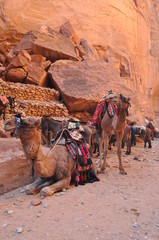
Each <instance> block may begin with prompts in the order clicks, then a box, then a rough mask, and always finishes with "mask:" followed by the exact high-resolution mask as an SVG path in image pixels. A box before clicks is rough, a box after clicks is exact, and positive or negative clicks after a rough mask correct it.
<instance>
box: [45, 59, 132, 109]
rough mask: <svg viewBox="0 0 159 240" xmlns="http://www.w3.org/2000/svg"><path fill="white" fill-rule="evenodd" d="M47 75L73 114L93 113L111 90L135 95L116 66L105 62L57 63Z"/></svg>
mask: <svg viewBox="0 0 159 240" xmlns="http://www.w3.org/2000/svg"><path fill="white" fill-rule="evenodd" d="M48 75H49V77H50V79H51V82H52V84H53V86H54V87H55V88H57V89H58V90H59V92H60V93H61V96H62V98H63V100H64V103H65V105H66V106H67V108H68V109H69V111H70V112H80V111H87V112H89V113H93V112H94V110H95V108H96V105H97V103H98V101H99V100H100V99H101V98H102V97H103V96H104V95H106V93H107V92H108V91H109V90H113V91H114V92H115V93H123V94H125V95H126V96H130V95H131V94H132V90H131V89H130V88H129V87H128V86H127V84H126V83H124V81H123V80H122V78H120V76H119V71H118V70H117V69H116V68H115V67H114V65H113V64H111V63H108V62H104V61H82V62H72V61H57V62H55V63H53V64H52V65H51V67H50V68H49V70H48Z"/></svg>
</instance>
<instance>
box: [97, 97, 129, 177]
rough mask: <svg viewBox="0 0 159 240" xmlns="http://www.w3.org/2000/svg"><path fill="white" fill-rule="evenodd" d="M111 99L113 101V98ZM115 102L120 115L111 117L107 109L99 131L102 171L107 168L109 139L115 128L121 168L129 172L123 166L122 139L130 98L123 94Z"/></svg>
mask: <svg viewBox="0 0 159 240" xmlns="http://www.w3.org/2000/svg"><path fill="white" fill-rule="evenodd" d="M110 101H113V99H111V100H110ZM115 104H116V105H117V107H118V115H116V114H115V115H114V116H113V117H111V118H110V117H109V115H108V112H107V111H106V112H105V114H104V116H103V118H102V120H101V124H100V128H99V129H98V132H99V140H100V141H99V146H100V147H99V149H100V166H101V171H105V169H106V157H107V153H108V140H109V136H110V134H111V131H112V130H114V131H115V132H116V134H117V155H118V159H119V170H120V173H121V174H127V173H126V172H125V170H124V168H123V164H122V159H121V141H122V138H123V134H124V129H125V127H126V124H127V120H126V116H127V115H128V108H129V106H130V98H126V97H124V96H123V95H122V94H120V95H119V96H117V97H116V98H115ZM102 138H103V141H104V160H103V164H102V149H101V142H102Z"/></svg>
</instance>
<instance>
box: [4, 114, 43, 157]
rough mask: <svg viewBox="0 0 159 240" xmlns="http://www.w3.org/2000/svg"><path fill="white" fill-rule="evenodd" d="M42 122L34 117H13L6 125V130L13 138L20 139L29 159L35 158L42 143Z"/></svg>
mask: <svg viewBox="0 0 159 240" xmlns="http://www.w3.org/2000/svg"><path fill="white" fill-rule="evenodd" d="M40 126H41V121H40V120H39V119H37V118H33V117H26V118H21V117H19V116H18V117H17V116H15V117H13V118H11V119H9V120H7V121H6V122H5V124H4V130H5V131H7V132H10V133H11V136H12V137H16V138H20V140H21V142H22V145H23V149H24V152H25V153H26V155H27V157H28V158H34V157H35V155H36V153H37V152H38V150H39V147H40V142H41V129H40Z"/></svg>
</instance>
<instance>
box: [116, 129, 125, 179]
mask: <svg viewBox="0 0 159 240" xmlns="http://www.w3.org/2000/svg"><path fill="white" fill-rule="evenodd" d="M122 137H123V132H120V133H117V155H118V159H119V170H120V173H121V174H125V175H126V174H127V173H126V172H125V170H124V167H123V164H122V160H121V141H122Z"/></svg>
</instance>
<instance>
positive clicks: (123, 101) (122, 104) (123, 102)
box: [118, 94, 131, 116]
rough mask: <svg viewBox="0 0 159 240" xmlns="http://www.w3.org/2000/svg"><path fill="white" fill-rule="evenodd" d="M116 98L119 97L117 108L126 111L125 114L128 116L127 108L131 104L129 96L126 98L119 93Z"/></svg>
mask: <svg viewBox="0 0 159 240" xmlns="http://www.w3.org/2000/svg"><path fill="white" fill-rule="evenodd" d="M118 99H119V100H118V103H119V105H118V107H119V110H120V111H122V112H123V111H126V115H127V116H128V115H129V114H128V108H129V107H130V106H131V104H130V100H131V99H130V98H129V97H128V98H126V97H124V96H123V95H122V94H120V95H119V97H118Z"/></svg>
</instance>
